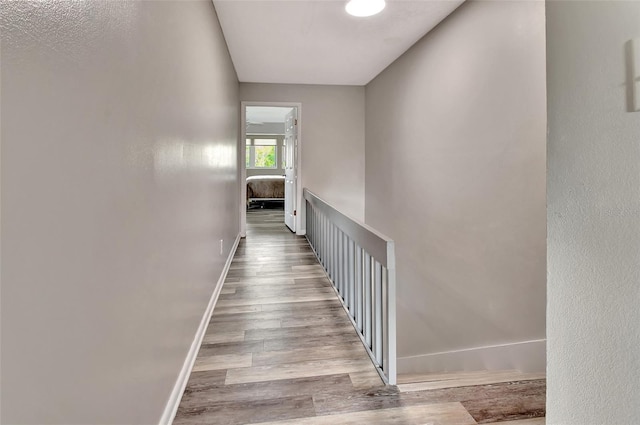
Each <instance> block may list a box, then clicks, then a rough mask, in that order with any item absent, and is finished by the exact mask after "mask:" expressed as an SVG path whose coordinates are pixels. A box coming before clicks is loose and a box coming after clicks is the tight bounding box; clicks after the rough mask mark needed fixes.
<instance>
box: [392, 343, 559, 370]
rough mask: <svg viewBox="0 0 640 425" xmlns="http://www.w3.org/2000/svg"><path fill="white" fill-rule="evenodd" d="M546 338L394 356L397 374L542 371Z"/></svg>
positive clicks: (545, 354) (544, 368) (544, 361)
mask: <svg viewBox="0 0 640 425" xmlns="http://www.w3.org/2000/svg"><path fill="white" fill-rule="evenodd" d="M546 347H547V340H546V339H538V340H534V341H522V342H516V343H510V344H500V345H492V346H488V347H476V348H469V349H465V350H456V351H447V352H442V353H431V354H423V355H419V356H410V357H398V374H417V373H436V372H458V371H474V370H511V369H516V370H520V371H522V372H531V373H533V372H545V371H546V359H547V349H546Z"/></svg>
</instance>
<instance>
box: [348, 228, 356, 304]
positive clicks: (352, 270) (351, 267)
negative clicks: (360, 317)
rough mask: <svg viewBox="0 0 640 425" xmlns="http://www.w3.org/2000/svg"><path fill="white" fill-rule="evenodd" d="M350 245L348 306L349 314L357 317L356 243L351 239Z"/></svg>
mask: <svg viewBox="0 0 640 425" xmlns="http://www.w3.org/2000/svg"><path fill="white" fill-rule="evenodd" d="M348 243H349V267H348V269H347V272H348V273H347V277H348V279H347V281H348V291H347V293H348V294H349V296H348V297H349V299H348V302H347V305H348V306H349V313H350V314H351V317H354V316H355V311H354V310H355V308H354V301H355V300H354V298H355V288H354V285H355V259H354V254H355V253H354V246H353V245H354V242H353V241H352V240H351V239H349V240H348Z"/></svg>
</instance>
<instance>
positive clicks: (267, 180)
mask: <svg viewBox="0 0 640 425" xmlns="http://www.w3.org/2000/svg"><path fill="white" fill-rule="evenodd" d="M260 201H262V202H264V201H284V176H251V177H247V207H249V206H251V203H252V202H260Z"/></svg>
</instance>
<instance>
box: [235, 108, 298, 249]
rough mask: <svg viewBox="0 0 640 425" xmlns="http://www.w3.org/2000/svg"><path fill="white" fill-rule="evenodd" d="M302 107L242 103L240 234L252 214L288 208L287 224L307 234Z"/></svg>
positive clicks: (244, 232) (284, 213)
mask: <svg viewBox="0 0 640 425" xmlns="http://www.w3.org/2000/svg"><path fill="white" fill-rule="evenodd" d="M301 109H302V105H301V104H300V103H296V102H241V138H240V143H243V144H244V147H242V145H240V155H239V160H240V161H239V162H240V164H239V167H240V181H241V182H242V184H241V185H240V186H241V190H240V232H241V235H242V236H243V237H244V236H246V229H247V211H248V210H252V209H255V208H265V207H266V208H275V209H282V210H283V217H284V219H283V225H286V226H287V227H288V228H289V230H291V231H292V232H294V233H296V234H304V229H303V226H302V225H301V224H302V221H301V214H299V211H300V205H301V199H302V186H301V184H299V182H300V181H301V174H302V173H301V167H300V163H301V161H300V150H301V149H300V147H301V137H300V136H301V124H302V120H301Z"/></svg>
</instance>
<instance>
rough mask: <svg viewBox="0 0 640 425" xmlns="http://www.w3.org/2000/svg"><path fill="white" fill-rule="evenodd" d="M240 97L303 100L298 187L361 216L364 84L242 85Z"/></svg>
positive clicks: (263, 100) (362, 208) (300, 101)
mask: <svg viewBox="0 0 640 425" xmlns="http://www.w3.org/2000/svg"><path fill="white" fill-rule="evenodd" d="M240 98H241V100H244V101H253V102H299V103H302V120H301V126H302V127H301V129H302V148H301V153H302V170H301V171H302V185H303V187H308V188H309V189H310V190H312V191H313V192H315V193H316V194H317V195H319V196H320V197H322V198H324V199H325V200H327V201H328V202H331V203H332V204H333V205H335V206H336V207H338V208H339V209H340V210H341V211H343V212H344V213H346V214H348V215H350V216H352V217H354V218H357V219H359V220H362V219H364V87H356V86H313V85H296V84H253V83H240Z"/></svg>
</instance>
